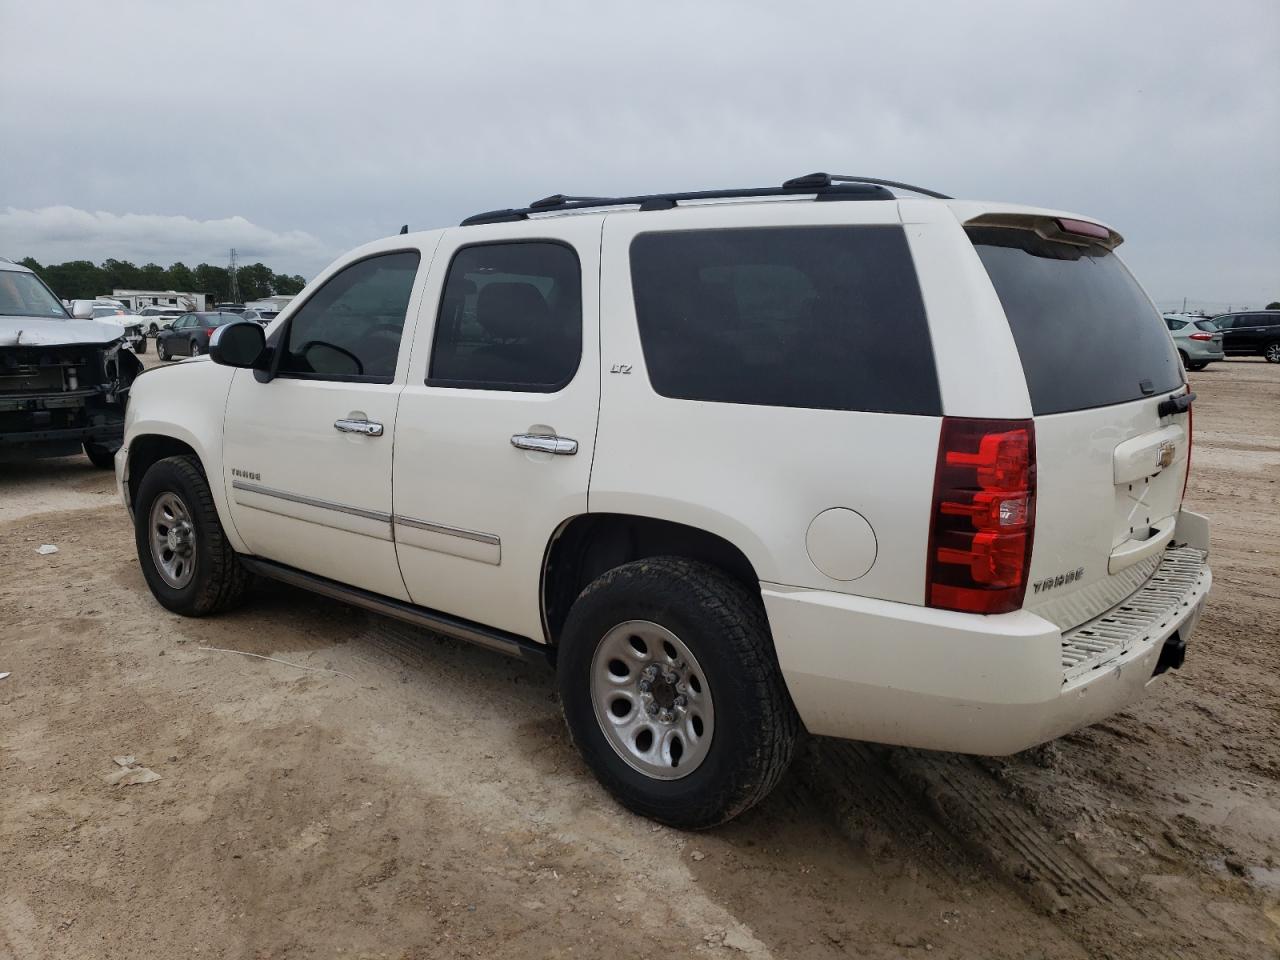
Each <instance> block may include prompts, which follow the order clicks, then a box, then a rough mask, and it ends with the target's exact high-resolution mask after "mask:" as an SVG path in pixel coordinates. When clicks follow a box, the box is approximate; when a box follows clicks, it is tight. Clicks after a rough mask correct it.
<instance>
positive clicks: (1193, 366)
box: [1187, 360, 1209, 370]
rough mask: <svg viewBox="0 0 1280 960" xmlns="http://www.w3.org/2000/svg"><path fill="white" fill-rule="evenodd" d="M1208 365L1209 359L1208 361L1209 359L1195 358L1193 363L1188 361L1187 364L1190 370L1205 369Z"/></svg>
mask: <svg viewBox="0 0 1280 960" xmlns="http://www.w3.org/2000/svg"><path fill="white" fill-rule="evenodd" d="M1208 365H1209V361H1208V360H1193V361H1192V362H1191V363H1188V364H1187V369H1188V370H1203V369H1204V368H1205V367H1207V366H1208Z"/></svg>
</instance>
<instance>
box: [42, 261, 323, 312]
mask: <svg viewBox="0 0 1280 960" xmlns="http://www.w3.org/2000/svg"><path fill="white" fill-rule="evenodd" d="M21 262H22V265H23V266H24V267H29V268H31V269H32V270H34V271H35V272H36V273H38V274H39V275H40V277H41V278H42V279H43V280H44V282H45V283H47V284H48V285H49V287H50V288H51V289H52V290H53V292H54V293H56V294H57V295H58V296H59V297H61V298H62V299H63V300H91V299H93V298H94V297H98V296H101V295H103V294H106V295H108V296H110V295H111V291H112V290H116V289H122V290H180V291H184V292H187V293H207V294H211V295H212V296H213V299H214V301H215V302H217V303H225V302H227V301H229V300H230V299H231V272H230V271H229V270H228V269H227V268H226V267H219V266H214V265H213V264H208V263H202V264H200V265H199V266H196V267H188V266H187V265H186V264H185V263H182V262H178V263H174V264H170V265H169V266H168V267H162V266H160V265H159V264H158V263H146V264H143V265H142V266H140V267H139V266H135V265H134V264H132V263H130V262H129V261H128V260H104V261H103V262H102V265H101V266H99V265H98V264H96V263H93V262H92V261H89V260H68V261H67V262H66V263H51V264H48V265H45V264H41V263H40V262H39V261H37V260H35V259H34V258H32V257H26V258H25V259H24V260H22V261H21ZM236 279H237V281H239V284H240V298H241V300H242V301H246V300H257V299H259V298H261V297H269V296H272V295H274V294H279V295H281V296H289V295H292V294H295V293H298V292H300V291H301V290H302V288H303V287H305V286H306V285H307V281H306V279H305V278H303V277H300V276H297V275H296V274H294V275H290V274H286V273H276V272H275V271H273V270H272V269H271V268H270V267H268V266H267V265H266V264H264V263H247V264H245V265H244V266H241V267H237V268H236Z"/></svg>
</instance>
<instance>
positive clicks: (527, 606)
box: [394, 217, 603, 639]
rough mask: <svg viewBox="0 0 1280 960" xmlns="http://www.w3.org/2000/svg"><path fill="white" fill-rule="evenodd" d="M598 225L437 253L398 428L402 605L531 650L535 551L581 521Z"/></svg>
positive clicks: (591, 437)
mask: <svg viewBox="0 0 1280 960" xmlns="http://www.w3.org/2000/svg"><path fill="white" fill-rule="evenodd" d="M602 221H603V218H601V217H583V218H567V217H566V218H563V219H561V220H557V221H555V222H554V223H553V222H552V221H550V220H547V221H541V222H530V223H528V224H525V225H523V226H522V227H519V228H517V227H513V226H512V225H511V224H504V225H503V226H502V227H500V228H495V227H485V226H471V227H460V228H457V229H454V230H450V231H449V232H447V233H446V234H445V236H444V239H443V240H442V241H441V244H440V247H439V249H438V251H437V255H436V257H435V261H434V266H433V268H432V271H431V277H430V279H429V281H428V283H427V293H426V295H425V296H424V299H423V306H422V318H421V320H420V321H419V325H418V332H417V336H416V339H415V342H414V348H413V359H412V362H411V364H410V372H409V377H408V382H407V384H406V386H405V390H404V393H403V394H402V396H401V399H400V413H399V417H398V418H397V420H396V438H395V439H396V443H395V447H396V450H395V494H394V513H395V537H396V548H397V550H398V552H399V556H400V568H401V571H402V573H403V574H404V580H405V584H406V586H407V587H408V590H409V594H410V596H411V597H412V599H413V601H414V603H417V604H420V605H422V606H426V607H430V608H433V609H437V610H441V611H444V612H446V613H450V614H453V615H454V616H458V617H462V618H464V619H468V620H473V621H477V622H479V623H483V624H486V625H489V626H493V627H498V628H500V629H504V630H508V631H511V632H513V633H516V634H519V635H521V636H525V637H530V638H535V639H540V638H541V637H542V628H541V605H540V595H539V589H540V580H541V573H542V563H543V557H544V553H545V550H546V547H547V545H548V543H549V542H550V540H551V537H552V535H553V534H554V533H555V531H556V529H557V528H558V527H559V526H560V525H561V524H562V523H563V522H564V521H565V520H566V519H568V518H570V517H573V516H576V515H578V514H581V513H585V512H586V509H587V482H588V480H589V478H590V473H591V455H592V450H593V448H594V443H595V432H596V417H597V409H598V405H599V396H600V377H599V351H598V347H597V336H598V307H599V287H598V282H599V280H598V278H599V274H600V271H599V250H600V229H601V223H602ZM513 234H515V235H516V236H515V238H514V239H513Z"/></svg>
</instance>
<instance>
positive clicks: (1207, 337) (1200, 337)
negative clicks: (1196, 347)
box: [1187, 333, 1213, 340]
mask: <svg viewBox="0 0 1280 960" xmlns="http://www.w3.org/2000/svg"><path fill="white" fill-rule="evenodd" d="M1187 339H1188V340H1212V339H1213V334H1212V333H1193V334H1191V335H1190V336H1189V337H1187Z"/></svg>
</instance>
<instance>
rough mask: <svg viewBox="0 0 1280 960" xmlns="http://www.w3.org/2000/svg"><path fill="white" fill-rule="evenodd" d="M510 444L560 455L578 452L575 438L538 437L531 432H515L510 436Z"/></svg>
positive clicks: (522, 448) (569, 455)
mask: <svg viewBox="0 0 1280 960" xmlns="http://www.w3.org/2000/svg"><path fill="white" fill-rule="evenodd" d="M511 445H512V446H513V447H518V448H519V449H521V450H537V451H539V452H540V453H556V454H559V455H560V456H562V457H571V456H573V455H574V454H575V453H577V452H578V441H577V440H570V439H569V438H568V437H540V436H536V435H535V434H531V433H517V434H516V435H515V436H514V437H512V438H511Z"/></svg>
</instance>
